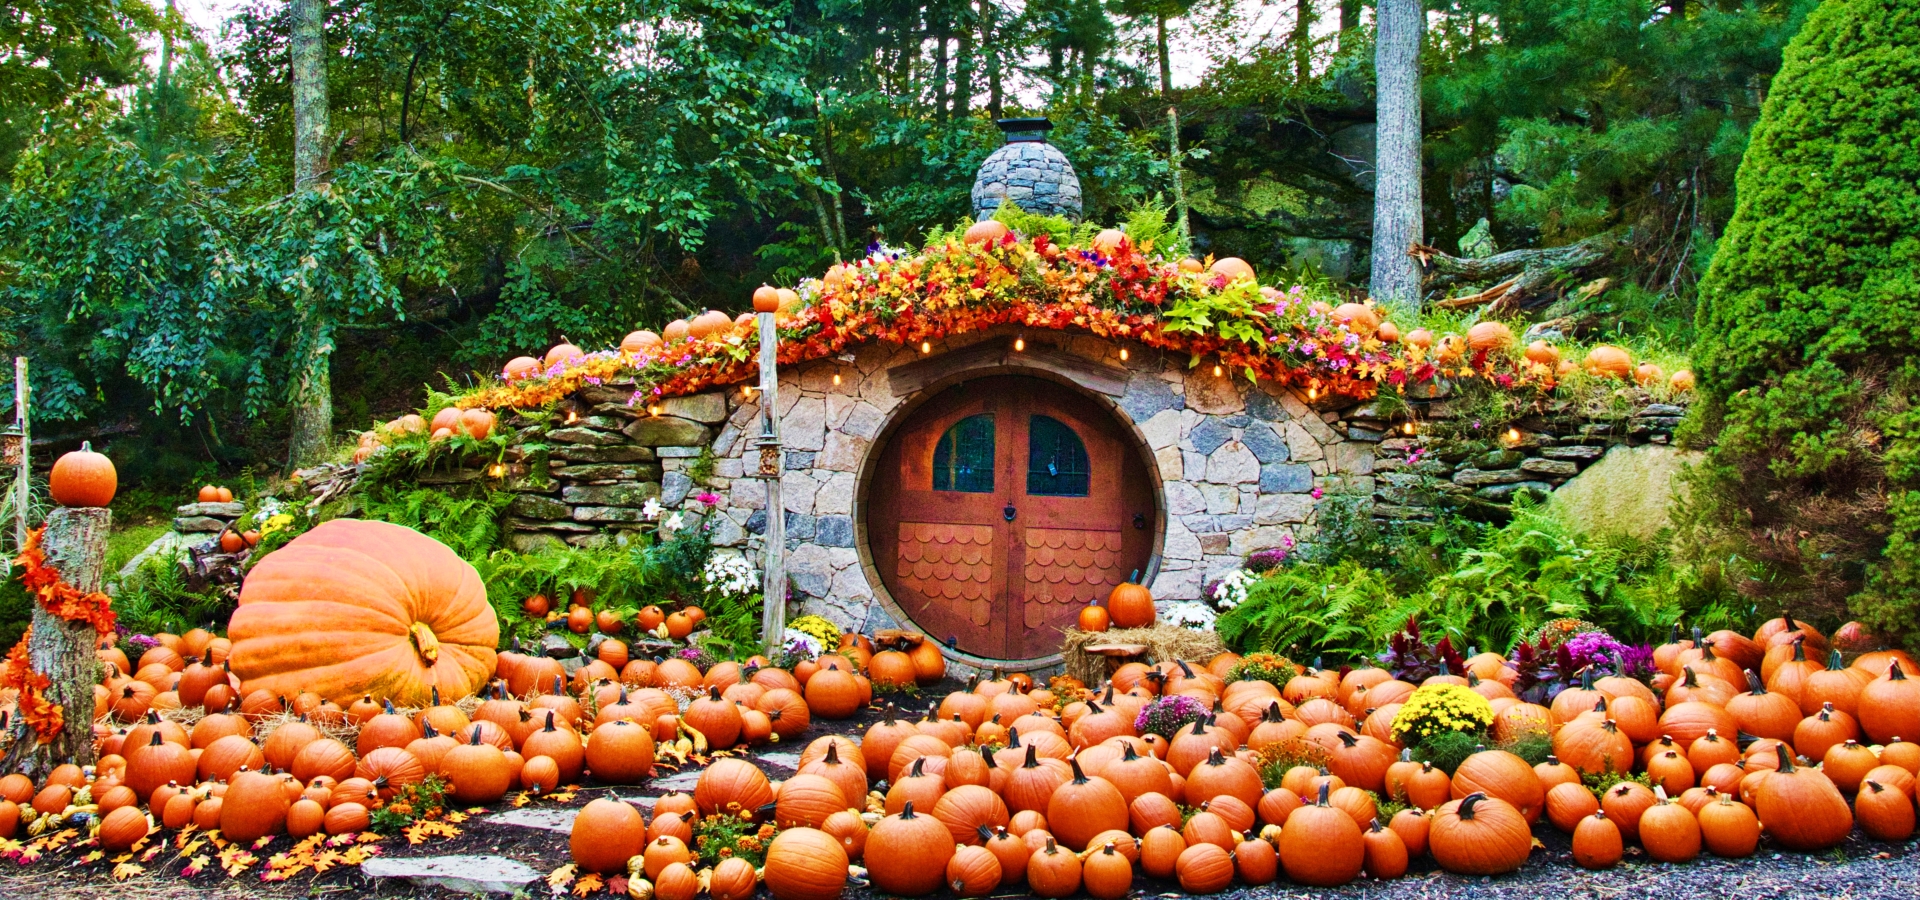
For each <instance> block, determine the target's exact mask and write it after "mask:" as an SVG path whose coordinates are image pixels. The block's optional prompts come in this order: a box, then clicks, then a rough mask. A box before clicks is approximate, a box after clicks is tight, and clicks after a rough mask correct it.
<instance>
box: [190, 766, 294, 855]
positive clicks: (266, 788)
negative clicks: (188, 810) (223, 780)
mask: <svg viewBox="0 0 1920 900" xmlns="http://www.w3.org/2000/svg"><path fill="white" fill-rule="evenodd" d="M219 799H220V800H221V804H220V808H219V810H218V813H219V817H220V819H219V821H220V836H221V837H224V838H226V839H227V840H230V841H234V842H236V843H239V844H240V845H241V846H245V845H247V844H251V843H253V842H254V841H257V840H259V839H260V838H263V837H266V836H267V835H270V834H275V833H277V832H279V831H281V830H282V829H283V828H285V827H286V824H287V808H288V807H289V806H290V805H291V801H290V798H288V796H287V791H286V789H285V788H284V787H282V785H281V782H280V779H278V778H276V777H274V776H271V775H264V774H261V773H259V772H240V773H239V774H237V775H235V776H233V778H232V780H230V781H229V782H227V792H226V794H225V795H224V796H222V797H221V798H219ZM208 802H209V803H211V802H212V801H208ZM200 806H201V808H202V809H205V808H206V806H207V804H206V803H202V804H200Z"/></svg>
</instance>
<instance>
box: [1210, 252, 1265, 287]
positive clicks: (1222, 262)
mask: <svg viewBox="0 0 1920 900" xmlns="http://www.w3.org/2000/svg"><path fill="white" fill-rule="evenodd" d="M1208 271H1210V272H1212V273H1213V274H1215V275H1224V276H1226V279H1227V282H1228V283H1229V284H1231V283H1233V282H1235V281H1239V280H1241V279H1246V280H1248V281H1251V280H1253V277H1254V276H1253V267H1252V266H1250V265H1247V261H1246V260H1244V259H1241V258H1240V257H1238V256H1226V257H1221V258H1220V259H1216V260H1214V261H1213V266H1212V267H1211V268H1210V269H1208Z"/></svg>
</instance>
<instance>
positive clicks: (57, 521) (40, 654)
mask: <svg viewBox="0 0 1920 900" xmlns="http://www.w3.org/2000/svg"><path fill="white" fill-rule="evenodd" d="M112 525H113V513H111V512H109V511H107V510H106V509H104V508H101V507H86V508H81V509H68V508H66V507H56V508H55V509H54V510H53V511H52V512H49V513H47V530H46V533H45V534H43V535H41V537H40V546H41V547H42V548H44V549H45V550H46V552H47V564H48V565H50V566H53V567H54V568H55V569H56V570H58V571H59V572H60V578H61V580H62V581H65V582H66V583H68V584H70V585H73V586H74V587H76V588H78V589H80V590H81V591H87V592H91V591H97V590H100V589H101V584H102V582H104V581H105V579H106V568H107V533H108V532H109V531H110V530H111V529H112ZM98 639H99V636H98V635H97V634H96V633H95V632H94V630H93V625H92V624H90V623H88V622H84V621H81V622H72V621H68V620H66V619H62V618H60V617H59V616H56V615H54V614H52V613H50V612H47V610H46V608H45V607H43V606H41V605H39V604H38V603H36V604H34V607H33V639H32V640H31V641H29V642H28V644H27V659H28V661H29V662H30V663H31V664H32V665H33V670H34V671H35V672H38V673H40V674H42V675H45V676H47V678H48V680H49V681H51V682H52V683H51V684H50V685H48V687H47V699H48V700H50V701H52V702H54V703H57V704H59V705H60V707H61V708H62V709H63V710H64V711H65V727H63V728H62V729H61V731H60V733H59V734H58V735H56V736H55V737H54V739H53V740H51V741H48V742H46V743H44V744H43V743H39V742H38V741H36V740H35V737H34V733H33V729H32V728H31V727H29V726H28V725H27V723H25V722H21V721H19V720H18V719H16V720H15V724H14V725H13V746H12V747H11V748H9V749H8V751H7V758H6V760H5V761H4V762H0V772H19V773H21V774H23V775H26V776H28V777H30V778H32V779H33V780H34V781H35V782H39V781H40V780H42V779H44V778H45V777H46V776H47V774H48V773H49V772H52V771H53V768H54V767H55V766H58V765H60V764H62V763H73V764H75V765H81V766H84V765H88V764H90V763H92V762H93V759H94V757H93V686H94V685H96V684H99V683H100V661H99V659H98V658H97V657H95V656H94V654H93V651H94V644H95V642H96V641H97V640H98Z"/></svg>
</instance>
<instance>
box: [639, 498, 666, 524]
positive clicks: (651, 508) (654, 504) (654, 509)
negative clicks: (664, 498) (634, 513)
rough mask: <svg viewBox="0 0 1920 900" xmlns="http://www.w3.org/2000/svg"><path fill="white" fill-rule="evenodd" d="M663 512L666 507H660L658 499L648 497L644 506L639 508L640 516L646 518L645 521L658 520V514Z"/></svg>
mask: <svg viewBox="0 0 1920 900" xmlns="http://www.w3.org/2000/svg"><path fill="white" fill-rule="evenodd" d="M665 510H666V507H664V506H661V505H660V499H659V498H657V497H648V498H647V502H646V505H644V506H642V507H640V514H641V515H643V516H646V517H647V521H649V522H652V521H654V520H656V519H658V518H660V513H662V512H664V511H665Z"/></svg>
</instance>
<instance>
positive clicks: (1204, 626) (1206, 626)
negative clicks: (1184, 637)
mask: <svg viewBox="0 0 1920 900" xmlns="http://www.w3.org/2000/svg"><path fill="white" fill-rule="evenodd" d="M1215 618H1217V617H1216V616H1215V615H1214V613H1213V610H1211V609H1208V608H1207V607H1206V605H1205V604H1200V603H1175V604H1171V605H1170V607H1169V608H1168V610H1167V621H1169V622H1171V623H1173V624H1175V625H1178V626H1180V627H1182V628H1192V629H1194V630H1196V631H1211V630H1213V622H1214V619H1215Z"/></svg>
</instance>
